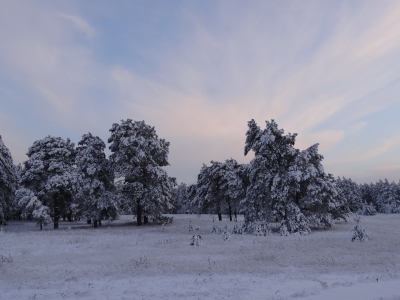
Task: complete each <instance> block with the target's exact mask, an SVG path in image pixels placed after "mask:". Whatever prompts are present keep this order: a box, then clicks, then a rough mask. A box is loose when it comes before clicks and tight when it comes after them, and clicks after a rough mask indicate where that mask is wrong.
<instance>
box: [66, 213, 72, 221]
mask: <svg viewBox="0 0 400 300" xmlns="http://www.w3.org/2000/svg"><path fill="white" fill-rule="evenodd" d="M67 218H68V222H72V212H69V213H68V215H67Z"/></svg>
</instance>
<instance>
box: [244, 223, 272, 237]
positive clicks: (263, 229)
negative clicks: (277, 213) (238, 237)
mask: <svg viewBox="0 0 400 300" xmlns="http://www.w3.org/2000/svg"><path fill="white" fill-rule="evenodd" d="M239 230H241V231H242V232H246V233H248V234H253V235H257V236H266V235H269V234H270V233H271V228H270V226H269V224H268V223H267V222H265V221H258V222H257V221H255V222H247V223H245V224H243V225H242V228H240V229H239Z"/></svg>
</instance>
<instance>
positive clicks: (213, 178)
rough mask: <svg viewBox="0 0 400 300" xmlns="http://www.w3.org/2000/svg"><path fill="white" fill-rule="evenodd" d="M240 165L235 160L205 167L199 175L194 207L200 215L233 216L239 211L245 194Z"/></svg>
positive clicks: (214, 162)
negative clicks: (224, 214)
mask: <svg viewBox="0 0 400 300" xmlns="http://www.w3.org/2000/svg"><path fill="white" fill-rule="evenodd" d="M239 169H240V165H239V164H238V163H237V162H236V160H234V159H227V160H226V161H225V162H224V163H221V162H217V161H211V166H210V167H207V166H206V165H203V167H202V168H201V170H200V173H199V175H198V180H197V185H196V195H195V197H194V199H193V201H192V206H193V207H197V209H198V212H200V213H217V214H218V215H219V219H220V220H221V214H222V213H228V214H229V219H230V221H232V214H233V213H235V215H236V212H237V211H238V209H239V203H240V200H241V198H242V197H243V194H244V188H243V182H242V179H241V177H240V176H239Z"/></svg>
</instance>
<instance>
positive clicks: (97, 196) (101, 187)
mask: <svg viewBox="0 0 400 300" xmlns="http://www.w3.org/2000/svg"><path fill="white" fill-rule="evenodd" d="M78 145H79V146H78V147H77V148H76V150H77V155H76V171H77V174H78V179H79V180H78V186H77V194H76V199H77V201H78V202H79V208H80V215H81V216H83V217H84V218H87V219H90V220H93V221H94V227H97V222H98V221H101V220H102V219H109V218H111V219H115V218H116V217H117V215H118V207H119V203H118V201H117V195H116V188H115V186H114V173H113V172H112V169H111V166H110V164H109V161H108V160H107V158H106V155H105V154H104V149H105V147H106V145H105V143H104V142H103V141H102V140H101V139H100V138H99V137H97V136H96V137H95V136H93V135H92V134H91V133H90V132H89V133H88V134H84V135H83V136H82V139H81V140H80V141H79V143H78Z"/></svg>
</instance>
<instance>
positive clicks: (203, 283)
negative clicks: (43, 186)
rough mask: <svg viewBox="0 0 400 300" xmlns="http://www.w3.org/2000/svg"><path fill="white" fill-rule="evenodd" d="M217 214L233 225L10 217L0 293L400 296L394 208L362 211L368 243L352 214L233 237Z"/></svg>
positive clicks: (177, 218)
mask: <svg viewBox="0 0 400 300" xmlns="http://www.w3.org/2000/svg"><path fill="white" fill-rule="evenodd" d="M190 220H191V222H190ZM239 223H240V222H239ZM190 224H192V225H193V227H196V226H198V227H199V228H200V229H199V230H198V233H199V234H200V235H201V236H202V244H201V246H199V247H193V246H190V245H189V244H190V239H191V237H192V235H193V233H189V230H188V229H189V225H190ZM213 224H216V225H217V226H218V227H219V228H221V229H223V228H224V226H225V224H227V225H228V229H229V230H232V228H233V225H234V222H229V221H228V220H226V219H225V218H224V220H223V221H222V222H219V221H216V222H215V223H213V222H212V216H211V215H202V216H200V217H198V216H197V215H174V221H173V223H172V224H169V225H166V226H164V229H163V226H156V225H149V226H142V227H137V226H132V225H134V224H133V220H132V216H121V218H120V220H117V221H115V222H113V223H111V224H110V226H109V227H108V225H103V226H102V227H100V228H98V229H95V230H93V229H91V228H90V225H86V224H85V222H73V223H69V222H61V223H60V230H56V231H54V230H52V229H51V227H50V226H47V227H45V230H43V231H42V232H40V231H39V230H38V228H37V227H36V226H35V222H16V221H14V222H10V223H9V225H7V226H5V227H4V228H3V232H0V291H2V292H1V293H0V299H292V298H306V299H308V298H309V299H339V298H340V299H355V298H354V297H357V299H379V298H381V297H382V299H388V300H389V299H390V300H392V299H400V279H399V278H400V231H399V230H398V229H399V228H400V216H399V215H397V214H390V215H384V214H379V215H376V216H365V217H362V219H361V225H362V226H363V227H364V228H366V230H367V233H368V235H369V236H370V240H369V241H368V242H365V243H360V242H354V243H352V242H351V241H350V239H351V229H352V228H353V227H354V226H355V224H356V223H355V222H354V221H349V222H348V223H346V222H338V223H337V224H336V225H335V226H334V227H333V228H331V229H328V230H322V229H321V230H315V229H314V230H313V232H312V233H311V234H310V235H308V236H289V237H281V236H277V235H269V236H266V237H256V236H252V235H235V234H233V235H232V237H231V239H230V240H229V241H224V240H223V237H222V235H221V234H212V233H211V230H212V226H213ZM69 226H70V227H71V230H69V231H68V230H66V229H67V228H68V227H69ZM275 227H276V228H275ZM272 228H273V230H277V224H276V226H275V225H273V226H272ZM377 279H378V280H377ZM346 295H347V296H346ZM335 297H336V298H335ZM346 297H348V298H346ZM396 297H397V298H396Z"/></svg>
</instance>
